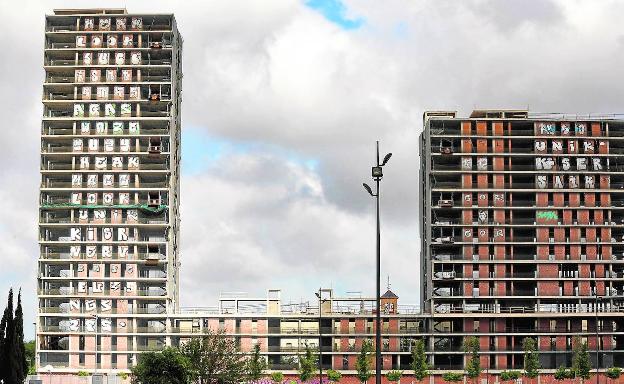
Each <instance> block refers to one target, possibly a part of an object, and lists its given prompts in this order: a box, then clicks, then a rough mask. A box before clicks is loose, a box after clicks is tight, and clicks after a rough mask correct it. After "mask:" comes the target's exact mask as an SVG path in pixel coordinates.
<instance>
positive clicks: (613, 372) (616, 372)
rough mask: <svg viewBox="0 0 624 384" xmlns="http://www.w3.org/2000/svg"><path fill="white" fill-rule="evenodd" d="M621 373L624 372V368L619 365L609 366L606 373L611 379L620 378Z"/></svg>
mask: <svg viewBox="0 0 624 384" xmlns="http://www.w3.org/2000/svg"><path fill="white" fill-rule="evenodd" d="M621 374H622V369H621V368H618V367H612V368H609V369H607V371H606V372H605V375H607V377H608V378H609V379H618V378H619V377H620V375H621Z"/></svg>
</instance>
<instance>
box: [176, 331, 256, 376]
mask: <svg viewBox="0 0 624 384" xmlns="http://www.w3.org/2000/svg"><path fill="white" fill-rule="evenodd" d="M181 350H182V354H183V355H184V356H186V358H187V359H188V360H189V361H190V362H191V376H192V378H193V379H194V380H196V381H197V382H199V383H200V384H207V383H219V384H233V383H240V382H242V381H243V380H244V379H245V378H246V377H247V361H246V359H245V358H244V356H243V355H241V354H240V353H239V352H240V351H239V349H238V347H237V346H236V343H235V342H234V340H233V339H232V338H230V337H227V336H225V334H224V332H222V331H221V332H216V333H215V332H212V331H210V332H208V333H207V334H206V335H205V336H204V337H201V338H200V337H198V338H193V339H191V341H189V342H188V343H186V344H184V345H183V346H182V349H181Z"/></svg>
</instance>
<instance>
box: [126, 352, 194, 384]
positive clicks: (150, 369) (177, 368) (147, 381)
mask: <svg viewBox="0 0 624 384" xmlns="http://www.w3.org/2000/svg"><path fill="white" fill-rule="evenodd" d="M191 372H192V371H191V367H190V362H189V360H188V359H187V358H186V357H185V356H184V355H183V354H182V353H180V351H179V350H177V349H176V348H171V347H168V348H165V349H163V350H162V352H145V353H142V354H141V355H139V359H138V362H137V365H135V366H134V367H132V383H133V384H170V383H171V384H188V383H190V382H191Z"/></svg>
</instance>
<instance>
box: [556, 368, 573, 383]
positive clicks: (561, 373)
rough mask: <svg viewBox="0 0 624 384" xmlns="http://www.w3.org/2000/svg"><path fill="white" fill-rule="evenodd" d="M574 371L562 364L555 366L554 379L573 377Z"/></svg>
mask: <svg viewBox="0 0 624 384" xmlns="http://www.w3.org/2000/svg"><path fill="white" fill-rule="evenodd" d="M573 378H574V372H573V371H572V370H571V369H568V368H566V367H564V366H563V365H562V366H560V367H559V368H557V370H556V371H555V380H565V379H573Z"/></svg>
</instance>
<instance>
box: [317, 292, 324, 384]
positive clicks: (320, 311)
mask: <svg viewBox="0 0 624 384" xmlns="http://www.w3.org/2000/svg"><path fill="white" fill-rule="evenodd" d="M318 299H319V344H318V346H319V384H323V347H322V346H321V344H322V341H323V331H322V328H321V327H322V325H321V324H322V323H323V300H322V299H321V288H319V292H318Z"/></svg>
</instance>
